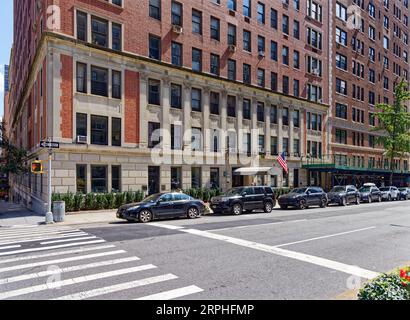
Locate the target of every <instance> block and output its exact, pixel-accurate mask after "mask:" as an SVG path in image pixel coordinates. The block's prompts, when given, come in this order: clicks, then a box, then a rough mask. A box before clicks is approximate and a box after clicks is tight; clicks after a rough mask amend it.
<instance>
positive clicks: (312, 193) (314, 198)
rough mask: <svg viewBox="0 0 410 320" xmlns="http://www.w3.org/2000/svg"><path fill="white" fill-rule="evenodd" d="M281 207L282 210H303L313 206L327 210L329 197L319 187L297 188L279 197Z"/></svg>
mask: <svg viewBox="0 0 410 320" xmlns="http://www.w3.org/2000/svg"><path fill="white" fill-rule="evenodd" d="M279 205H280V207H281V209H287V208H288V207H296V208H299V209H301V210H303V209H307V208H309V207H311V206H320V207H321V208H326V206H327V195H326V192H324V191H323V189H322V188H319V187H309V188H297V189H293V190H292V191H291V192H290V193H288V194H286V195H283V196H281V197H279Z"/></svg>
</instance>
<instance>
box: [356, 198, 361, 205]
mask: <svg viewBox="0 0 410 320" xmlns="http://www.w3.org/2000/svg"><path fill="white" fill-rule="evenodd" d="M356 204H357V205H359V204H360V197H357V198H356Z"/></svg>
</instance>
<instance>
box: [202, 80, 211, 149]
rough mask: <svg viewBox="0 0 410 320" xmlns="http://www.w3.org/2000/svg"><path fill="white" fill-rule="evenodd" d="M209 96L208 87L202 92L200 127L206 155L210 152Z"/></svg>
mask: <svg viewBox="0 0 410 320" xmlns="http://www.w3.org/2000/svg"><path fill="white" fill-rule="evenodd" d="M210 94H211V90H210V88H209V87H206V88H204V89H203V90H202V100H203V105H202V108H203V110H202V115H203V127H202V136H203V141H202V143H203V151H204V152H205V153H206V154H207V153H209V152H210V151H211V136H210V134H209V129H210V128H209V127H210V120H209V118H210V115H211V110H210V108H211V107H210Z"/></svg>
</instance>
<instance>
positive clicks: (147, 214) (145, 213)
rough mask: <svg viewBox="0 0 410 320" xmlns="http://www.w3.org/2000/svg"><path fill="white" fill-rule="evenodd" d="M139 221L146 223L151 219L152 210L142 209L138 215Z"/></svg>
mask: <svg viewBox="0 0 410 320" xmlns="http://www.w3.org/2000/svg"><path fill="white" fill-rule="evenodd" d="M138 220H139V221H140V222H141V223H148V222H151V221H152V212H151V211H149V210H142V211H141V212H140V214H139V216H138Z"/></svg>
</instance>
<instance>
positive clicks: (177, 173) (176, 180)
mask: <svg viewBox="0 0 410 320" xmlns="http://www.w3.org/2000/svg"><path fill="white" fill-rule="evenodd" d="M171 189H172V190H179V189H182V168H180V167H173V168H171Z"/></svg>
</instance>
